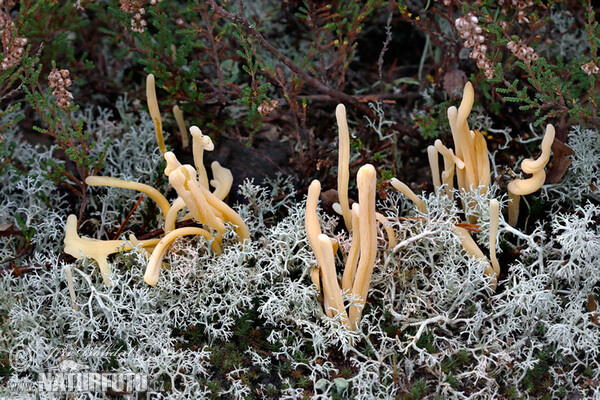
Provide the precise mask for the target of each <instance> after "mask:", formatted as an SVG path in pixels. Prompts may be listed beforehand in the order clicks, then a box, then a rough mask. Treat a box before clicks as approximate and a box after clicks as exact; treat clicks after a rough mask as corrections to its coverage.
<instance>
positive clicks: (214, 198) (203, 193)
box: [64, 75, 250, 286]
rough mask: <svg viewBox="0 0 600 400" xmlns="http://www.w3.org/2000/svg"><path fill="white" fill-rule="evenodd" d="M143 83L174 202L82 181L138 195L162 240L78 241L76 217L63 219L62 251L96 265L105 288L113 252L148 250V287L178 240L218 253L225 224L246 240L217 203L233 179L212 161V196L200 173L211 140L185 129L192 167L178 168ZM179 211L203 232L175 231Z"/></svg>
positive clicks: (243, 229)
mask: <svg viewBox="0 0 600 400" xmlns="http://www.w3.org/2000/svg"><path fill="white" fill-rule="evenodd" d="M147 83H148V85H147V89H148V108H149V109H150V115H151V117H152V120H153V122H154V126H155V128H156V136H157V141H158V145H159V148H160V149H161V151H162V152H163V154H164V158H165V160H166V162H167V166H166V168H165V175H167V176H168V177H169V183H170V185H171V186H172V187H173V188H174V189H175V191H176V192H177V194H178V196H179V197H177V199H175V200H174V201H173V202H172V203H169V201H168V200H167V199H166V198H165V196H163V195H162V193H160V191H158V190H157V189H156V188H153V187H152V186H149V185H146V184H143V183H138V182H132V181H128V180H123V179H117V178H112V177H101V176H89V177H88V178H87V179H86V183H87V184H88V185H89V186H110V187H118V188H123V189H131V190H135V191H138V192H142V193H144V194H145V195H147V196H148V197H150V198H151V199H152V200H153V201H154V202H155V203H156V204H157V205H158V206H159V208H160V210H161V212H162V215H163V220H164V227H163V231H164V233H165V236H164V237H162V238H160V239H150V240H143V241H138V240H137V239H136V238H135V236H133V235H132V236H130V238H129V241H125V240H97V239H89V238H82V237H80V236H79V235H78V233H77V217H75V216H74V215H70V216H69V217H68V219H67V224H66V229H65V230H66V235H65V240H64V243H65V252H66V253H68V254H70V255H72V256H73V257H75V258H78V259H81V258H83V257H90V258H93V259H94V260H95V261H96V262H97V263H98V266H99V268H100V271H101V273H102V278H103V280H104V283H105V284H106V285H109V284H110V267H109V264H108V256H109V255H110V254H113V253H116V252H119V251H130V250H132V249H133V248H134V247H135V246H138V245H139V246H142V247H147V248H150V249H151V250H152V254H151V256H150V260H149V262H148V266H147V267H146V272H145V274H144V281H145V282H146V283H148V284H149V285H152V286H153V285H156V283H157V282H158V279H159V276H160V269H161V266H162V260H163V258H164V256H165V254H166V252H167V250H168V248H169V246H170V245H171V244H172V243H173V242H174V241H175V240H176V239H177V238H179V237H181V236H188V235H199V236H203V237H204V238H205V239H206V240H207V241H209V242H210V243H211V249H212V251H213V252H215V253H216V254H219V253H221V246H222V240H223V235H224V234H225V231H226V226H225V224H228V223H229V224H232V225H233V227H234V230H235V232H236V233H237V236H238V240H239V241H240V242H244V241H246V240H249V239H250V233H249V231H248V227H247V226H246V224H245V223H244V221H243V220H242V218H241V217H240V216H239V215H238V214H237V213H236V212H235V211H234V210H233V209H232V208H230V207H229V206H228V205H227V204H225V203H224V202H223V200H224V199H225V198H226V197H227V195H228V194H229V191H230V189H231V185H232V183H233V175H232V174H231V171H229V170H228V169H227V168H224V167H222V166H221V165H220V164H219V163H217V162H213V164H212V165H211V169H212V172H213V180H211V181H210V184H211V185H212V186H213V187H214V188H215V189H214V191H213V192H211V191H210V188H209V181H208V176H207V173H206V169H205V168H204V160H203V154H204V151H205V150H208V151H210V150H213V149H214V145H213V143H212V140H211V139H210V137H209V136H205V135H203V134H202V132H201V131H200V129H199V128H198V127H196V126H192V127H191V128H190V134H191V136H192V147H193V155H194V164H195V167H192V166H191V165H182V164H181V163H180V162H179V161H178V160H177V157H176V156H175V154H174V153H172V152H170V151H166V147H165V145H164V140H163V136H162V121H161V119H160V113H159V111H158V102H157V100H156V94H155V92H154V77H153V76H152V75H149V76H148V80H147ZM184 208H187V209H188V211H189V214H188V215H186V216H184V217H183V219H190V218H191V219H192V220H194V222H196V223H198V224H201V225H202V226H203V227H183V228H176V224H177V217H178V213H179V211H180V210H182V209H184Z"/></svg>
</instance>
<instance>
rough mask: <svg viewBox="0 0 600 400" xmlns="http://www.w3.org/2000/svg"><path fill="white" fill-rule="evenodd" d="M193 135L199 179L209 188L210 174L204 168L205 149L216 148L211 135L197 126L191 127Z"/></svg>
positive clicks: (193, 148)
mask: <svg viewBox="0 0 600 400" xmlns="http://www.w3.org/2000/svg"><path fill="white" fill-rule="evenodd" d="M190 134H191V135H192V151H193V153H194V165H195V166H196V171H198V180H199V182H200V184H201V185H202V186H204V187H205V188H207V189H208V175H206V168H204V150H207V151H212V150H214V148H215V145H214V144H213V142H212V140H211V139H210V137H208V136H205V135H203V134H202V131H201V130H200V128H198V127H197V126H192V127H191V128H190Z"/></svg>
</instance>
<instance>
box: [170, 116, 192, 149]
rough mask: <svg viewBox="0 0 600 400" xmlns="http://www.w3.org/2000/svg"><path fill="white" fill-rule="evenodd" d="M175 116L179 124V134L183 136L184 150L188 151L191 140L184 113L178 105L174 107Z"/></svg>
mask: <svg viewBox="0 0 600 400" xmlns="http://www.w3.org/2000/svg"><path fill="white" fill-rule="evenodd" d="M173 116H174V117H175V122H177V127H178V128H179V134H180V135H181V145H182V146H183V148H184V149H187V148H188V147H190V139H189V137H188V134H187V129H186V127H185V121H184V120H183V111H181V109H180V108H179V106H178V105H175V106H173Z"/></svg>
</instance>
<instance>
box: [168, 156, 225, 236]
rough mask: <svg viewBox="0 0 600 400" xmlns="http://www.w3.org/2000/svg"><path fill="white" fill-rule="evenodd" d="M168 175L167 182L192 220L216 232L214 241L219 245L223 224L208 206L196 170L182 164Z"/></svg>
mask: <svg viewBox="0 0 600 400" xmlns="http://www.w3.org/2000/svg"><path fill="white" fill-rule="evenodd" d="M168 176H169V183H170V184H171V186H172V187H173V188H174V189H175V191H176V192H177V194H178V195H179V197H181V198H182V199H183V201H184V202H185V205H186V206H187V208H188V209H189V210H190V213H191V214H192V217H193V218H194V220H196V221H197V222H199V223H201V224H204V225H206V226H208V227H210V228H211V229H214V230H215V231H216V232H217V235H216V238H215V242H216V243H217V244H218V245H219V246H220V245H221V240H222V237H223V234H224V233H225V225H224V224H223V221H222V220H220V219H219V218H217V216H216V215H215V214H214V212H213V211H212V209H211V207H209V205H208V202H207V201H206V198H205V197H204V194H203V193H202V191H201V189H200V184H199V183H198V180H197V179H196V170H194V168H193V167H192V166H190V165H183V166H181V167H179V168H177V169H175V170H173V171H171V172H170V173H169V175H168Z"/></svg>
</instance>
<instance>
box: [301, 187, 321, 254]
mask: <svg viewBox="0 0 600 400" xmlns="http://www.w3.org/2000/svg"><path fill="white" fill-rule="evenodd" d="M320 194H321V182H319V181H318V180H316V179H315V180H313V181H312V182H311V183H310V186H309V187H308V195H307V197H306V210H305V212H304V228H305V229H306V237H307V238H308V243H309V244H310V247H311V248H312V250H313V252H314V253H315V257H318V256H317V254H318V253H319V251H318V250H319V247H318V239H319V235H320V234H321V226H320V225H319V217H318V216H317V205H318V203H319V195H320ZM318 262H319V260H318V258H317V263H318Z"/></svg>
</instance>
